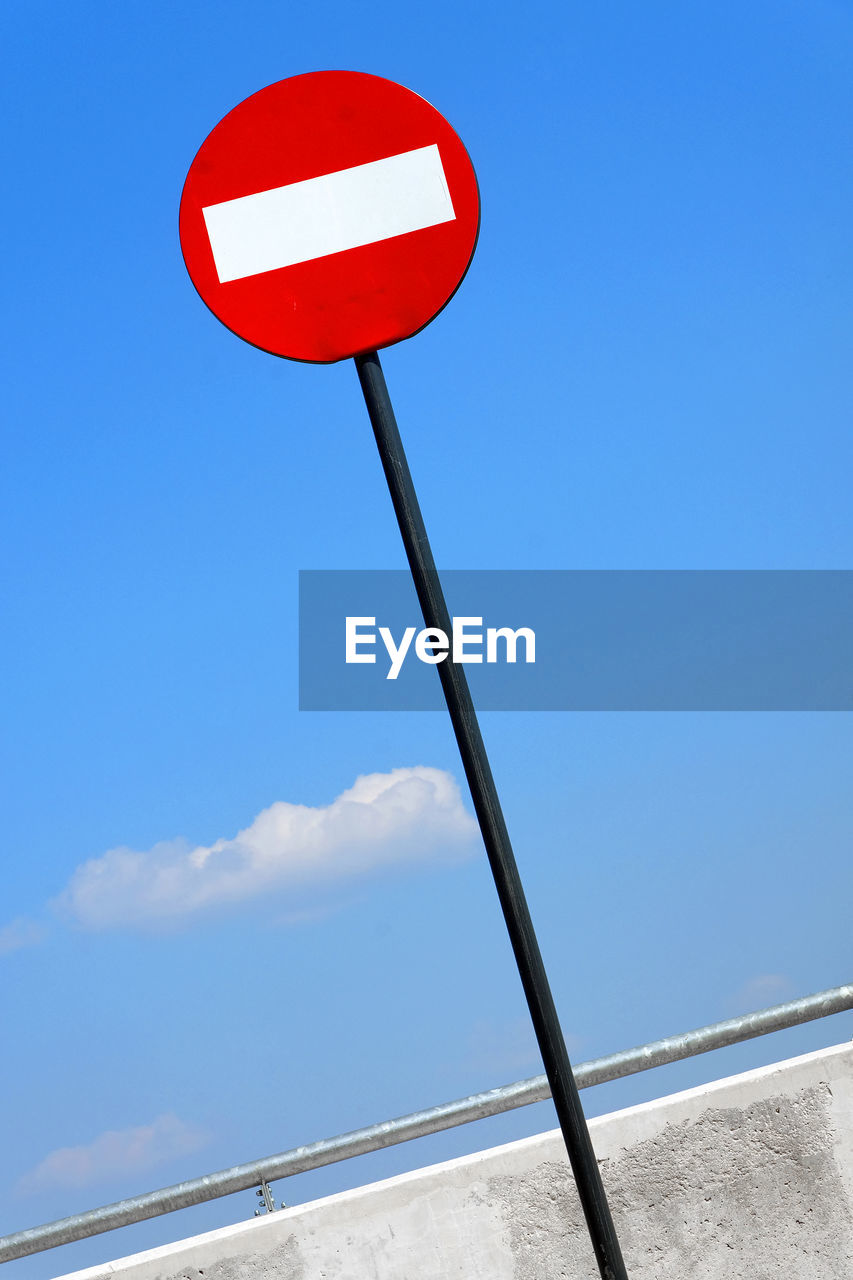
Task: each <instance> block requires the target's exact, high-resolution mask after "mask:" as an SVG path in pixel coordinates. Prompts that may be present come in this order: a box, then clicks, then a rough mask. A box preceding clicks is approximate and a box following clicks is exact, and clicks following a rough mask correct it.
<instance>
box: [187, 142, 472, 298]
mask: <svg viewBox="0 0 853 1280" xmlns="http://www.w3.org/2000/svg"><path fill="white" fill-rule="evenodd" d="M202 212H203V214H204V221H205V225H206V227H207V234H208V236H209V238H210V247H211V249H212V250H213V259H214V262H215V263H216V270H217V273H218V275H219V280H220V283H222V284H226V283H227V282H228V281H229V280H242V279H244V278H245V277H246V276H255V275H260V274H261V272H263V271H277V270H278V269H279V268H280V267H292V266H293V265H294V264H295V263H297V262H310V261H311V259H312V258H325V257H326V256H327V254H330V253H341V252H342V250H344V249H357V248H359V247H360V246H362V245H366V244H375V243H376V242H377V241H379V240H390V239H391V237H392V236H402V235H405V234H406V233H407V232H409V231H421V230H423V228H424V227H435V226H438V225H439V223H442V222H453V221H454V220H455V218H456V214H455V212H454V209H453V202H452V201H451V199H450V192H449V191H448V189H447V179H446V178H445V176H444V168H443V166H442V163H441V156H440V155H439V153H438V147H437V146H436V145H435V144H433V145H432V146H429V147H418V148H417V149H416V150H414V151H404V152H403V153H402V154H401V155H397V156H388V158H387V159H385V160H373V161H371V163H370V164H359V165H355V166H354V167H353V168H352V169H339V170H338V171H337V172H336V173H327V174H324V175H323V176H322V177H320V178H308V179H307V180H306V181H304V182H293V183H290V184H289V185H288V186H286V187H274V188H273V189H272V190H271V191H259V192H258V193H257V194H256V195H251V196H240V197H239V198H238V199H236V200H223V201H222V203H221V204H211V205H208V206H207V208H206V209H203V210H202Z"/></svg>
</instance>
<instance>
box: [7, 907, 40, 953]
mask: <svg viewBox="0 0 853 1280" xmlns="http://www.w3.org/2000/svg"><path fill="white" fill-rule="evenodd" d="M45 933H46V930H45V928H44V925H41V924H39V923H38V921H37V920H28V919H27V917H26V916H18V918H17V919H16V920H11V921H10V922H9V924H6V925H4V926H3V928H2V929H0V956H3V955H7V954H8V953H9V952H10V951H19V950H20V949H21V947H34V946H36V944H37V943H39V942H41V941H43V939H44V936H45Z"/></svg>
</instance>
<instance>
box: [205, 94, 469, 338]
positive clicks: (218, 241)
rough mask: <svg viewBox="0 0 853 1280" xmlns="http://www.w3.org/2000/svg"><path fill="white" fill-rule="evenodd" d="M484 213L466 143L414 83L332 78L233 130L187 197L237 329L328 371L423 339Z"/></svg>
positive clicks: (256, 106) (240, 115)
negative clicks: (403, 341)
mask: <svg viewBox="0 0 853 1280" xmlns="http://www.w3.org/2000/svg"><path fill="white" fill-rule="evenodd" d="M479 220H480V202H479V195H478V190H477V179H476V177H475V174H474V169H473V166H472V164H471V161H470V159H469V157H468V153H467V152H466V150H465V148H464V146H463V145H462V142H461V141H460V139H459V138H458V136H457V135H456V133H455V132H454V131H453V129H452V128H451V127H450V125H449V124H448V123H447V121H446V120H445V119H444V117H443V116H441V115H440V114H439V113H438V112H437V111H436V110H435V108H434V107H432V106H430V104H429V103H428V102H426V101H425V100H424V99H423V98H421V97H419V96H418V95H417V94H416V93H413V92H412V91H411V90H409V89H405V88H403V87H402V85H398V84H394V83H393V82H392V81H390V80H383V79H381V78H380V77H379V76H372V75H364V74H362V73H361V72H356V71H317V72H312V73H309V74H307V75H301V76H294V77H292V78H291V79H289V80H281V81H279V82H278V83H277V84H272V85H269V86H268V87H267V88H266V89H261V90H260V92H259V93H255V94H253V95H252V96H251V97H250V98H247V99H246V100H245V101H244V102H241V103H240V105H239V106H237V107H235V108H234V110H233V111H230V112H229V113H228V115H227V116H225V117H224V119H222V120H220V122H219V124H218V125H217V126H216V128H215V129H213V131H212V132H211V133H210V134H209V135H208V137H207V138H206V139H205V141H204V143H203V144H202V146H201V149H200V150H199V152H198V155H197V156H196V157H195V159H194V161H193V163H192V165H191V166H190V170H189V173H188V175H187V180H186V183H185V185H184V192H183V196H182V198H181V212H180V234H181V248H182V250H183V254H184V261H185V262H186V265H187V270H188V271H189V273H190V277H191V279H192V281H193V284H194V285H195V287H196V289H197V290H198V292H199V294H200V295H201V297H202V299H203V300H204V302H205V303H206V304H207V305H208V307H210V309H211V311H212V312H213V313H214V315H215V316H217V317H218V318H219V319H220V320H221V321H222V323H223V324H225V325H227V327H228V328H229V329H231V330H233V332H234V333H236V334H238V335H239V337H241V338H244V339H245V340H246V341H247V342H251V343H252V344H253V345H254V346H256V347H261V348H262V349H263V350H264V351H269V352H272V353H273V354H274V355H279V356H288V357H290V358H291V359H294V360H309V361H317V362H321V363H328V362H331V361H334V360H342V359H344V358H345V357H347V356H354V355H358V354H360V353H362V352H367V351H374V350H376V349H378V348H380V347H387V346H390V345H391V344H392V343H394V342H399V341H400V340H401V339H403V338H408V337H411V335H412V334H413V333H417V331H418V330H419V329H422V328H423V327H424V325H426V324H429V322H430V320H432V319H433V318H434V317H435V316H436V315H437V314H438V312H439V311H440V310H441V309H442V308H443V307H444V306H445V304H446V303H447V302H448V300H449V299H450V298H451V297H452V296H453V294H454V293H455V291H456V289H457V288H458V287H459V284H460V282H461V280H462V278H463V276H464V275H465V272H466V271H467V269H468V264H469V263H470V261H471V257H472V255H473V253H474V247H475V245H476V242H477V232H478V229H479Z"/></svg>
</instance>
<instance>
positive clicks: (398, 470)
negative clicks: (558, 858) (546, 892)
mask: <svg viewBox="0 0 853 1280" xmlns="http://www.w3.org/2000/svg"><path fill="white" fill-rule="evenodd" d="M355 365H356V369H357V370H358V377H359V381H360V382H361V389H362V391H363V393H364V399H365V403H366V405H367V412H368V414H369V416H370V422H371V425H372V427H373V433H374V435H375V437H376V444H377V446H378V448H379V456H380V458H381V460H382V467H383V470H384V472H385V479H386V480H387V482H388V488H389V490H390V491H391V501H392V503H393V504H394V512H395V514H396V516H397V523H398V525H399V526H400V533H401V534H402V537H403V544H404V546H405V548H406V556H407V557H408V561H409V567H410V569H411V571H412V577H413V578H414V582H415V589H416V591H417V594H418V600H419V602H420V606H421V610H422V612H423V616H424V622H425V624H426V626H427V627H431V628H432V627H437V628H439V629H440V630H442V631H444V632H445V633H446V634H447V635H450V634H451V631H452V626H451V619H450V614H449V613H448V609H447V604H446V602H445V599H444V593H443V591H442V589H441V582H440V581H439V577H438V571H437V569H436V567H435V561H434V560H433V556H432V551H431V549H430V545H429V539H428V538H427V532H426V527H425V525H424V521H423V516H422V515H421V509H420V506H419V504H418V499H417V494H416V493H415V487H414V484H413V482H412V476H411V472H410V471H409V464H408V462H407V461H406V454H405V452H404V450H403V442H402V440H401V439H400V432H399V430H398V427H397V421H396V418H395V417H394V410H393V407H392V405H391V399H390V396H389V395H388V388H387V386H386V383H385V376H384V374H383V372H382V366H381V364H380V363H379V356H378V354H377V353H376V352H375V351H370V352H367V353H366V354H364V355H358V356H356V357H355ZM438 674H439V676H440V678H441V685H442V689H443V690H444V697H445V701H446V702H447V709H448V711H449V712H450V719H451V722H452V724H453V731H454V733H455V735H456V741H457V744H458V746H459V752H460V755H461V757H462V764H463V767H464V769H465V776H466V777H467V779H468V786H469V787H470V790H471V798H472V800H473V802H474V809H475V811H476V814H477V820H478V822H479V824H480V831H481V832H482V835H483V842H484V844H485V846H486V853H487V854H488V858H489V864H490V865H491V868H492V875H493V876H494V880H495V886H496V888H497V891H498V898H499V899H500V904H501V908H502V910H503V914H504V920H505V921H506V926H507V930H508V932H509V937H510V942H511V944H512V949H513V952H514V954H515V960H516V964H517V965H518V972H519V975H520V977H521V984H522V987H523V988H524V994H525V996H526V997H527V1004H528V1007H529V1009H530V1016H531V1018H532V1021H533V1027H534V1030H535V1032H536V1039H537V1040H538V1042H539V1050H540V1052H541V1054H542V1060H543V1063H544V1065H545V1072H546V1074H547V1076H548V1082H549V1084H550V1086H551V1096H552V1098H553V1100H554V1106H555V1107H556V1110H557V1117H558V1119H559V1122H560V1128H561V1129H562V1132H563V1138H564V1139H565V1143H566V1150H567V1151H568V1155H569V1162H570V1164H571V1166H572V1172H573V1173H574V1176H575V1182H576V1184H577V1188H578V1194H579V1196H580V1201H581V1205H582V1207H583V1211H584V1215H585V1217H586V1223H587V1227H588V1229H589V1234H590V1239H591V1240H592V1247H593V1249H594V1250H595V1256H596V1259H597V1261H598V1268H599V1271H600V1272H601V1276H602V1280H627V1276H628V1273H627V1271H626V1270H625V1263H624V1262H623V1260H622V1253H621V1250H620V1248H619V1241H618V1239H617V1236H616V1229H615V1227H614V1225H613V1219H612V1217H611V1214H610V1207H609V1205H608V1203H607V1197H606V1195H605V1192H604V1186H603V1184H602V1181H601V1174H600V1172H599V1168H598V1163H597V1161H596V1158H595V1152H594V1151H593V1149H592V1142H591V1140H590V1136H589V1129H588V1128H587V1123H586V1118H585V1116H584V1113H583V1108H582V1107H581V1101H580V1096H579V1094H578V1089H577V1085H576V1084H575V1078H574V1075H573V1074H572V1067H571V1063H570V1062H569V1055H568V1053H567V1051H566V1045H565V1041H564V1039H563V1032H562V1029H561V1027H560V1022H559V1018H558V1017H557V1010H556V1007H555V1005H554V999H553V996H552V995H551V989H550V986H549V984H548V977H547V975H546V973H545V966H544V964H543V962H542V956H541V953H540V951H539V944H538V942H537V940H536V934H535V932H534V930H533V922H532V921H531V919H530V912H529V910H528V907H527V902H526V899H525V897H524V889H523V888H522V884H521V879H520V877H519V874H518V867H517V866H516V862H515V855H514V854H513V851H512V845H511V843H510V839H509V833H508V832H507V828H506V823H505V821H504V816H503V812H502V810H501V805H500V800H499V799H498V793H497V788H496V787H495V782H494V778H493V777H492V771H491V768H490V766H489V760H488V756H487V755H486V748H485V745H484V743H483V738H482V735H481V733H480V726H479V724H478V723H477V714H476V712H475V710H474V703H473V700H472V698H471V693H470V690H469V688H468V680H467V677H466V675H465V671H464V668H463V667H462V666H461V665H459V664H457V663H454V662H452V661H450V660H449V659H448V660H447V661H445V662H441V663H439V664H438Z"/></svg>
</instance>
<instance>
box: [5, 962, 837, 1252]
mask: <svg viewBox="0 0 853 1280" xmlns="http://www.w3.org/2000/svg"><path fill="white" fill-rule="evenodd" d="M847 1009H853V984H850V985H847V986H843V987H833V988H831V989H830V990H828V991H819V992H817V994H816V995H812V996H804V997H803V998H802V999H800V1000H791V1001H789V1002H788V1003H787V1004H777V1005H773V1006H772V1007H771V1008H769V1009H759V1010H758V1011H757V1012H756V1013H747V1014H743V1015H742V1016H741V1017H738V1018H729V1019H727V1020H726V1021H725V1022H715V1023H712V1024H711V1025H710V1026H707V1027H700V1028H699V1029H698V1030H696V1031H685V1032H683V1033H682V1034H681V1035H676V1036H667V1037H666V1038H665V1039H663V1040H654V1041H652V1042H651V1044H644V1045H640V1046H639V1047H637V1048H636V1049H625V1050H623V1051H622V1052H621V1053H611V1054H609V1055H608V1056H607V1057H605V1058H595V1059H593V1060H592V1061H591V1062H582V1063H579V1064H578V1066H576V1067H575V1070H574V1075H575V1080H576V1082H577V1086H578V1088H579V1089H588V1088H589V1087H590V1086H591V1085H595V1084H604V1083H605V1082H606V1081H609V1080H619V1079H621V1078H622V1077H623V1076H630V1075H634V1074H635V1073H636V1072H638V1071H648V1070H649V1069H650V1068H652V1067H660V1066H663V1065H664V1064H666V1063H668V1062H678V1061H680V1060H681V1059H682V1058H692V1057H694V1056H695V1055H697V1054H700V1053H708V1052H710V1050H712V1049H721V1048H723V1047H724V1046H726V1045H730V1044H738V1043H739V1042H740V1041H743V1040H751V1039H753V1038H754V1037H755V1036H763V1035H767V1034H768V1033H769V1032H771V1031H782V1030H784V1029H785V1028H786V1027H794V1026H797V1025H798V1024H800V1023H803V1022H811V1021H813V1020H814V1019H816V1018H826V1017H828V1016H829V1015H830V1014H833V1013H842V1012H844V1011H845V1010H847ZM549 1097H550V1090H549V1088H548V1081H547V1079H546V1077H545V1076H544V1075H542V1076H533V1077H532V1078H531V1079H529V1080H518V1081H516V1082H515V1084H508V1085H503V1086H502V1087H501V1088H499V1089H490V1090H489V1091H488V1092H486V1093H475V1094H473V1095H471V1096H470V1097H468V1098H459V1099H457V1100H456V1101H455V1102H446V1103H443V1104H442V1105H441V1106H437V1107H431V1108H429V1109H428V1110H426V1111H416V1112H414V1113H413V1114H411V1115H407V1116H400V1117H399V1118H398V1119H396V1120H386V1121H383V1122H382V1123H381V1124H374V1125H369V1126H368V1127H367V1128H366V1129H356V1130H354V1131H353V1132H352V1133H345V1134H342V1135H341V1136H340V1137H337V1138H324V1139H323V1140H322V1141H320V1142H312V1143H309V1144H308V1145H307V1146H304V1147H295V1148H294V1149H293V1150H292V1151H284V1152H281V1153H280V1154H278V1155H274V1156H266V1157H265V1158H264V1159H262V1160H254V1161H252V1162H251V1163H249V1164H238V1165H234V1166H233V1168H231V1169H220V1170H219V1172H218V1173H209V1174H206V1175H205V1176H204V1177H201V1178H192V1179H190V1180H189V1181H187V1182H178V1183H176V1184H175V1185H174V1186H171V1187H162V1188H161V1189H160V1190H159V1191H149V1192H148V1193H147V1194H145V1195H141V1196H133V1197H131V1198H130V1199H129V1200H119V1201H117V1202H116V1203H115V1204H108V1205H104V1206H103V1207H102V1208H100V1209H89V1210H88V1211H87V1212H86V1213H78V1214H75V1215H74V1216H73V1217H70V1218H61V1219H59V1221H57V1222H48V1223H45V1224H44V1225H43V1226H40V1227H30V1228H28V1229H27V1230H25V1231H16V1232H14V1233H13V1234H12V1235H8V1236H2V1237H0V1262H11V1261H12V1259H14V1258H23V1257H26V1256H27V1255H28V1254H31V1253H40V1252H41V1251H42V1250H44V1249H54V1248H56V1247H57V1246H58V1245H62V1244H70V1243H71V1242H72V1241H73V1240H83V1239H85V1238H86V1237H87V1236H96V1235H100V1234H101V1232H104V1231H114V1230H115V1229H116V1228H117V1227H125V1226H128V1225H129V1224H130V1223H132V1222H142V1221H144V1220H145V1219H146V1218H156V1217H158V1216H159V1215H160V1214H164V1213H173V1212H174V1211H175V1210H177V1209H186V1208H189V1206H190V1205H194V1204H203V1203H204V1202H205V1201H207V1200H216V1199H218V1197H220V1196H228V1195H232V1194H233V1193H234V1192H237V1191H247V1190H249V1189H251V1188H252V1187H258V1186H261V1187H263V1186H264V1184H266V1183H268V1182H274V1181H276V1180H277V1179H278V1178H286V1177H289V1176H290V1175H292V1174H296V1173H305V1172H306V1171H307V1170H308V1169H319V1168H320V1167H321V1166H322V1165H327V1164H334V1163H335V1162H337V1161H339V1160H348V1159H350V1158H351V1157H352V1156H360V1155H365V1154H366V1153H367V1152H368V1151H379V1150H381V1149H382V1148H383V1147H391V1146H394V1145H395V1144H396V1143H399V1142H408V1141H409V1140H410V1139H412V1138H422V1137H425V1136H426V1135H427V1134H430V1133H439V1132H441V1130H442V1129H452V1128H453V1127H454V1126H456V1125H460V1124H468V1123H469V1122H470V1121H472V1120H482V1119H484V1118H485V1117H486V1116H494V1115H498V1114H500V1113H501V1112H503V1111H511V1110H513V1109H514V1108H515V1107H525V1106H528V1105H529V1104H530V1103H533V1102H542V1101H544V1100H545V1099H546V1098H549Z"/></svg>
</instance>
